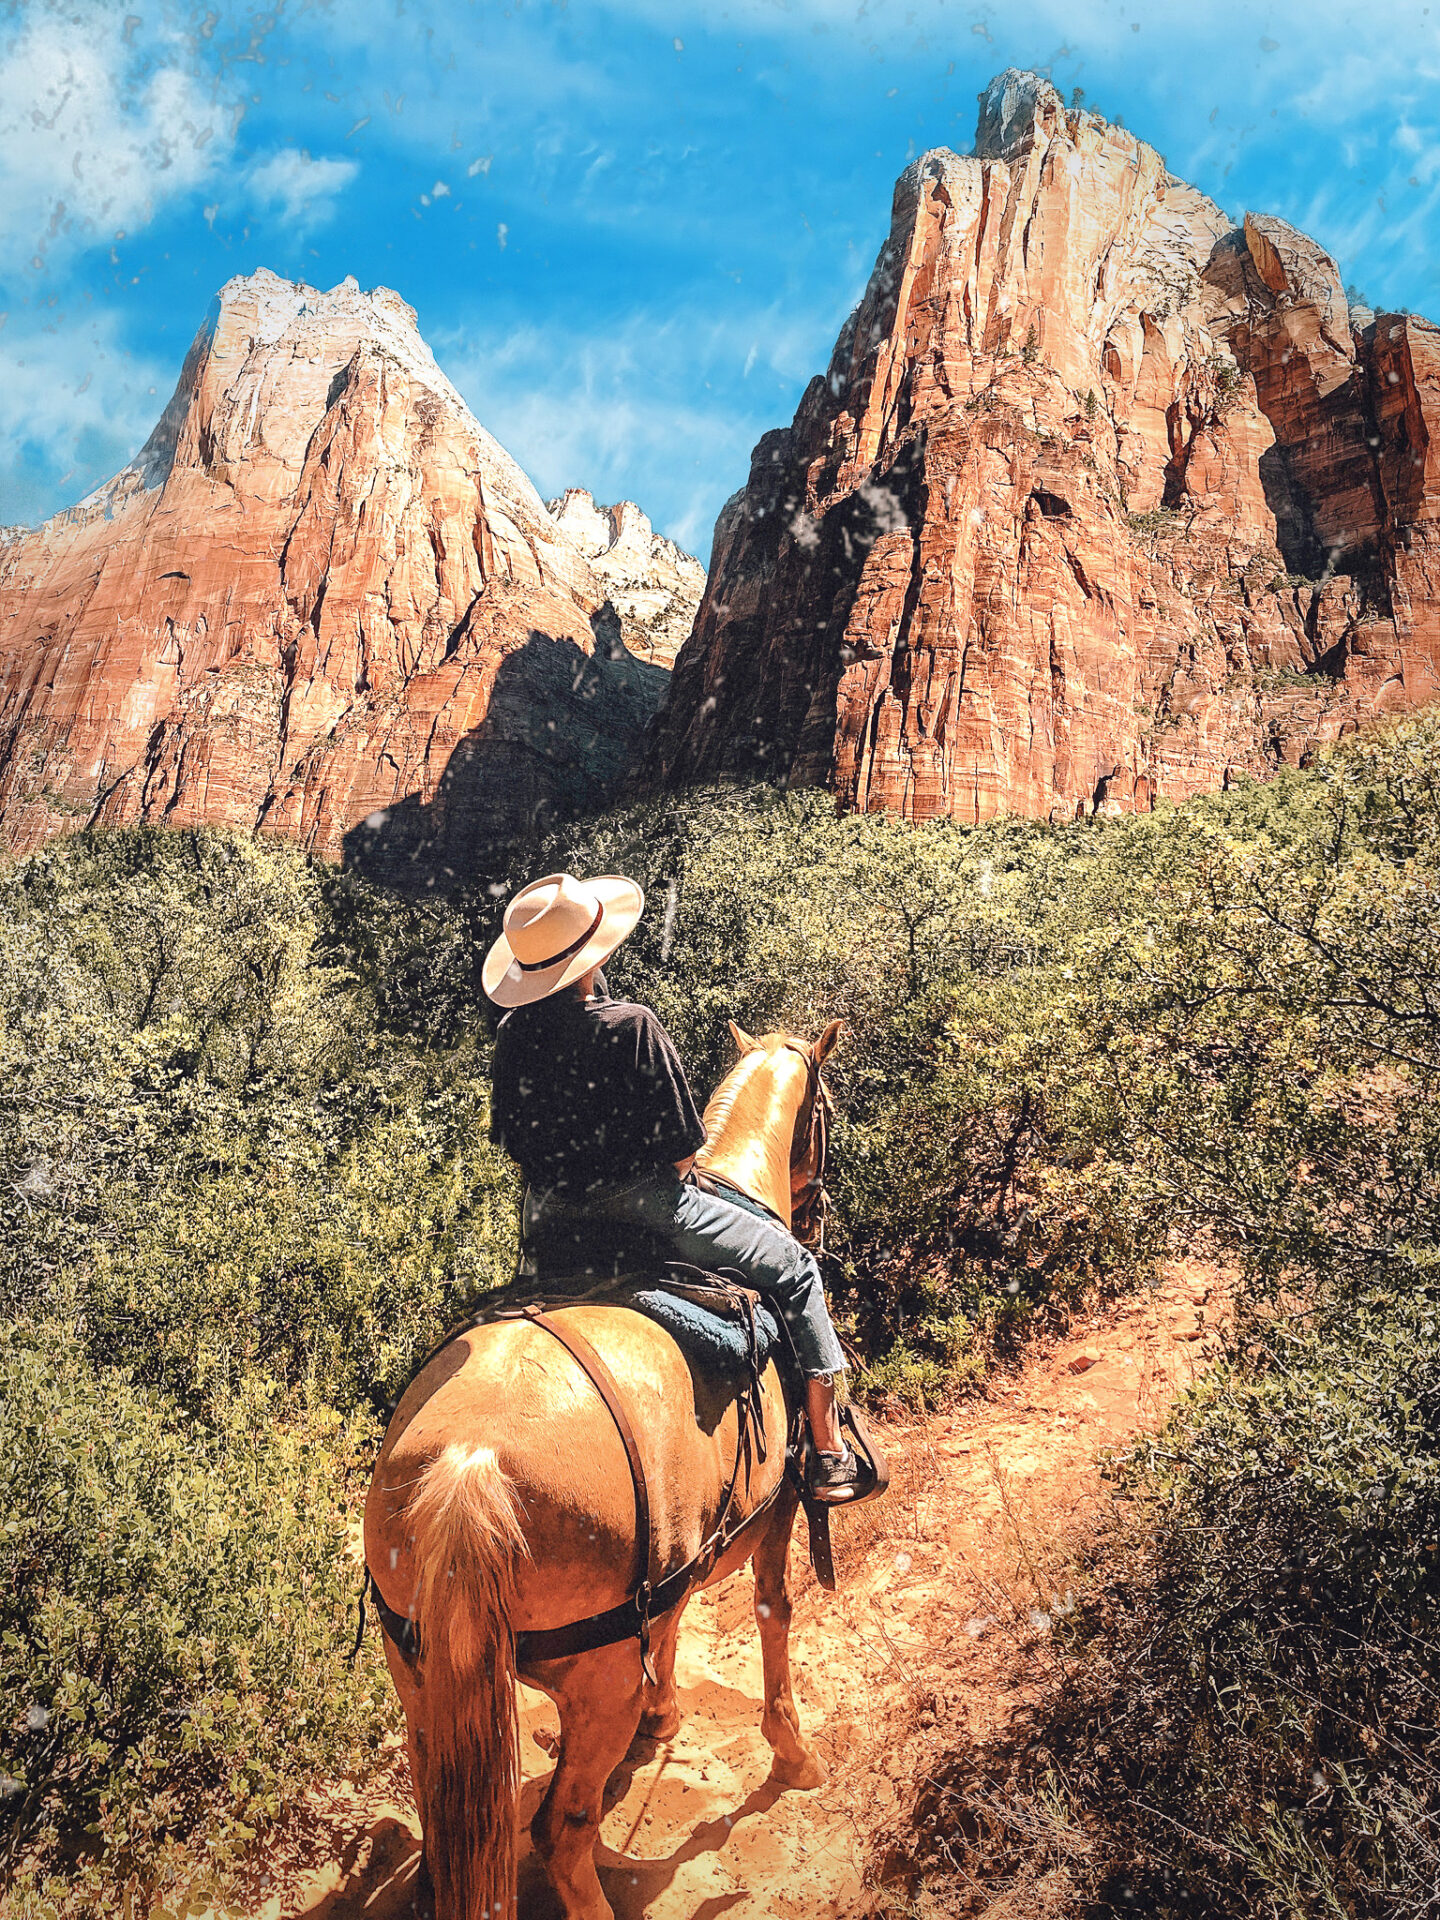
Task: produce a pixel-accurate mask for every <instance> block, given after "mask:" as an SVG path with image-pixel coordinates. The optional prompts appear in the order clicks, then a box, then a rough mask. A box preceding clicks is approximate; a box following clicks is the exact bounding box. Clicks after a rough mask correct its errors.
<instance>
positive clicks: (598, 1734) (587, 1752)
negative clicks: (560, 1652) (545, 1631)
mask: <svg viewBox="0 0 1440 1920" xmlns="http://www.w3.org/2000/svg"><path fill="white" fill-rule="evenodd" d="M643 1690H644V1676H643V1675H642V1673H641V1671H640V1651H639V1647H638V1645H637V1644H636V1642H635V1641H633V1640H629V1641H626V1642H625V1643H624V1644H623V1645H621V1646H618V1647H601V1648H599V1649H597V1651H596V1652H594V1653H587V1654H581V1655H579V1656H578V1657H577V1658H576V1660H575V1661H574V1663H573V1665H572V1666H571V1668H570V1671H569V1673H568V1674H567V1675H566V1676H565V1678H564V1680H563V1681H562V1682H561V1683H559V1684H558V1685H547V1687H546V1691H547V1692H548V1693H549V1694H550V1695H551V1697H552V1699H553V1700H554V1701H555V1703H556V1705H557V1706H558V1707H559V1709H560V1759H559V1764H558V1765H557V1766H556V1768H555V1777H554V1779H552V1780H551V1782H550V1790H549V1792H548V1793H547V1794H546V1795H545V1798H544V1800H542V1801H541V1803H540V1810H539V1812H538V1813H537V1814H536V1815H535V1818H534V1819H533V1820H532V1821H531V1823H530V1836H531V1838H532V1840H533V1841H534V1843H535V1851H536V1852H537V1853H538V1854H539V1856H540V1858H541V1860H542V1861H543V1862H544V1864H545V1869H546V1871H547V1872H548V1874H549V1876H550V1880H551V1884H552V1885H553V1886H554V1888H555V1891H556V1893H557V1894H559V1896H560V1906H561V1910H562V1912H563V1914H564V1916H565V1920H615V1916H614V1912H613V1909H612V1908H611V1906H610V1903H609V1901H608V1900H607V1899H606V1898H605V1895H604V1894H603V1893H602V1892H601V1890H600V1878H599V1875H598V1874H597V1873H596V1871H595V1843H596V1841H597V1840H598V1839H599V1837H600V1817H601V1814H602V1813H603V1811H604V1806H603V1801H604V1794H605V1783H606V1781H607V1780H608V1779H609V1778H610V1776H611V1774H612V1773H613V1772H614V1771H615V1769H616V1768H617V1767H618V1766H619V1765H620V1762H621V1761H622V1760H623V1759H624V1758H625V1755H626V1753H627V1751H628V1750H629V1746H630V1742H631V1740H632V1739H633V1738H634V1736H635V1729H636V1727H637V1726H638V1725H639V1721H640V1707H641V1701H642V1698H643Z"/></svg>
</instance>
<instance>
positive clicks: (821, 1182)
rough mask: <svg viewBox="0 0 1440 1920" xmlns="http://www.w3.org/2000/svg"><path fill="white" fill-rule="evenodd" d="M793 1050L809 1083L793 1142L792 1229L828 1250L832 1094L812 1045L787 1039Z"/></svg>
mask: <svg viewBox="0 0 1440 1920" xmlns="http://www.w3.org/2000/svg"><path fill="white" fill-rule="evenodd" d="M785 1045H786V1047H787V1048H788V1049H789V1050H790V1052H791V1053H798V1054H799V1056H800V1058H801V1059H802V1060H803V1061H804V1062H805V1073H806V1078H807V1081H808V1085H807V1087H806V1091H805V1099H804V1100H803V1101H802V1103H801V1106H800V1111H799V1112H798V1113H797V1114H796V1116H795V1132H794V1135H793V1137H792V1139H791V1143H790V1231H791V1232H792V1233H793V1234H794V1235H795V1238H796V1239H797V1240H798V1241H800V1242H801V1244H802V1245H803V1246H807V1247H809V1248H810V1250H811V1251H812V1252H813V1253H823V1252H824V1251H825V1216H826V1214H827V1213H828V1212H829V1210H830V1196H829V1195H828V1194H827V1193H826V1191H825V1164H826V1161H827V1160H828V1158H829V1155H830V1113H831V1107H830V1094H829V1090H828V1089H827V1087H826V1085H825V1083H824V1081H823V1080H822V1079H821V1078H820V1069H819V1067H818V1066H817V1065H816V1063H815V1056H814V1054H813V1052H812V1051H811V1049H810V1048H809V1047H807V1046H805V1045H804V1044H803V1043H802V1042H800V1041H798V1040H787V1041H786V1042H785Z"/></svg>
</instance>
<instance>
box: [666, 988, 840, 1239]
mask: <svg viewBox="0 0 1440 1920" xmlns="http://www.w3.org/2000/svg"><path fill="white" fill-rule="evenodd" d="M729 1025H730V1033H731V1037H732V1038H733V1039H734V1042H735V1044H736V1046H737V1047H738V1048H739V1050H740V1063H739V1066H737V1068H735V1069H733V1070H732V1071H731V1073H729V1074H727V1076H726V1077H725V1079H724V1080H723V1081H722V1082H721V1084H720V1086H719V1087H718V1088H717V1089H716V1094H715V1098H714V1099H713V1100H712V1101H711V1103H710V1105H709V1106H708V1107H707V1108H706V1110H705V1120H706V1127H707V1131H708V1132H709V1134H710V1138H709V1140H708V1141H707V1142H706V1146H705V1149H704V1151H703V1153H702V1155H701V1159H702V1163H703V1164H704V1165H705V1166H707V1167H709V1168H711V1169H712V1170H714V1171H716V1172H725V1173H727V1174H728V1175H729V1177H731V1178H734V1179H735V1180H736V1184H737V1185H739V1186H741V1187H742V1188H743V1190H744V1191H745V1192H747V1193H750V1194H751V1195H752V1196H753V1197H754V1198H755V1199H757V1200H760V1201H761V1202H762V1203H763V1204H766V1205H769V1206H772V1207H773V1208H774V1209H775V1211H776V1212H781V1208H780V1206H779V1205H778V1204H777V1199H778V1198H779V1196H780V1195H781V1194H783V1195H784V1197H785V1199H786V1200H787V1202H788V1205H787V1206H786V1208H785V1209H784V1212H785V1213H788V1216H789V1225H790V1228H791V1231H792V1232H793V1233H794V1235H795V1237H796V1239H797V1240H800V1241H802V1242H803V1243H804V1244H805V1245H806V1246H809V1247H812V1248H816V1249H819V1248H822V1247H823V1246H824V1240H825V1214H826V1211H827V1209H828V1206H829V1201H828V1198H827V1196H826V1192H825V1166H826V1161H827V1158H828V1155H829V1148H830V1119H831V1114H832V1111H833V1109H832V1107H831V1104H830V1094H829V1090H828V1089H827V1087H826V1086H825V1083H824V1081H823V1079H822V1078H821V1068H822V1067H823V1066H824V1064H825V1062H826V1060H827V1059H829V1057H830V1055H831V1054H832V1053H833V1052H834V1050H835V1043H836V1041H837V1040H838V1039H839V1038H840V1022H839V1021H838V1020H832V1021H831V1022H830V1024H829V1025H828V1026H827V1027H826V1028H825V1030H824V1032H823V1033H822V1034H821V1035H820V1037H819V1038H818V1039H817V1040H813V1041H808V1040H802V1039H801V1038H800V1037H799V1036H798V1035H797V1034H793V1033H786V1032H777V1033H767V1034H762V1035H761V1036H760V1038H759V1039H755V1038H752V1036H751V1035H750V1034H748V1033H747V1032H746V1031H745V1029H744V1028H743V1027H741V1026H738V1025H737V1024H736V1023H735V1021H733V1020H732V1021H730V1023H729ZM797 1060H798V1061H799V1063H800V1064H801V1065H802V1066H803V1069H804V1075H803V1079H802V1078H801V1076H800V1075H799V1074H798V1073H797V1072H796V1071H795V1063H796V1061H797ZM742 1070H743V1071H742ZM737 1136H743V1139H744V1146H743V1148H742V1147H741V1142H740V1140H739V1139H737ZM767 1142H768V1143H769V1145H770V1152H769V1154H768V1156H766V1158H767V1161H768V1164H767V1165H766V1166H765V1167H764V1170H763V1171H757V1168H756V1148H757V1145H758V1146H760V1147H762V1148H763V1146H764V1145H765V1143H767ZM782 1143H783V1144H784V1146H785V1148H786V1165H785V1166H784V1167H782V1165H781V1163H780V1160H781V1155H780V1149H781V1145H782ZM727 1161H731V1162H734V1163H735V1166H734V1167H733V1168H732V1166H730V1165H727ZM746 1176H748V1177H746ZM760 1188H768V1191H760V1190H757V1189H760ZM782 1217H783V1215H782Z"/></svg>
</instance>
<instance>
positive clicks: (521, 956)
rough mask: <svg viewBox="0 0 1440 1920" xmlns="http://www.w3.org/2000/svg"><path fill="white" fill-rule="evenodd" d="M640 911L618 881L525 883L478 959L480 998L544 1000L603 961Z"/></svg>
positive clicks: (630, 886)
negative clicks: (499, 930) (486, 950)
mask: <svg viewBox="0 0 1440 1920" xmlns="http://www.w3.org/2000/svg"><path fill="white" fill-rule="evenodd" d="M644 911H645V895H644V894H643V893H642V892H641V890H640V889H639V887H637V886H636V884H635V882H634V881H633V880H627V879H625V877H624V876H623V875H622V874H618V873H604V874H601V875H600V877H599V878H598V879H596V880H577V879H576V878H575V875H574V874H573V873H547V874H546V876H545V878H544V879H543V880H532V881H531V883H530V885H529V886H528V887H522V888H521V889H520V891H519V893H517V894H516V896H515V898H514V899H513V900H512V901H511V902H510V904H509V906H508V907H506V909H505V931H504V932H503V933H502V934H501V936H500V938H499V939H498V940H497V941H496V942H495V944H494V946H493V947H491V949H490V951H489V953H487V954H486V956H485V965H484V967H483V969H482V971H481V976H480V977H481V979H482V980H483V982H484V985H485V991H486V993H488V994H489V996H490V998H491V999H492V1000H493V1001H494V1002H495V1003H496V1005H497V1006H501V1007H523V1006H528V1005H529V1003H530V1002H531V1001H532V1000H544V999H547V998H548V997H549V996H550V995H551V994H552V993H558V992H559V991H560V989H561V988H562V987H568V986H569V985H570V983H571V982H572V981H574V980H578V979H579V978H580V976H581V975H582V974H585V973H588V972H589V971H590V969H591V968H592V967H598V966H599V965H600V962H601V961H602V960H608V959H609V957H610V955H611V954H612V953H613V952H614V951H615V949H616V948H617V947H618V946H619V945H620V943H621V941H622V940H627V939H628V938H629V937H630V935H631V934H632V933H633V932H634V931H635V924H636V922H637V921H638V920H639V918H640V916H641V914H642V913H643V912H644Z"/></svg>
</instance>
